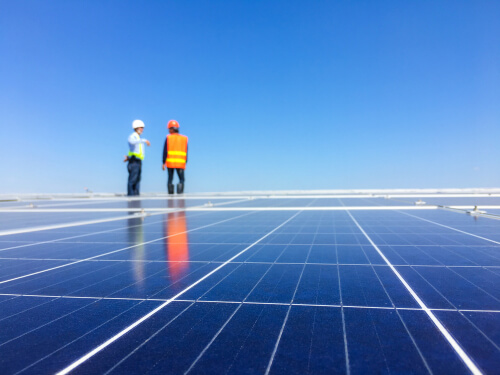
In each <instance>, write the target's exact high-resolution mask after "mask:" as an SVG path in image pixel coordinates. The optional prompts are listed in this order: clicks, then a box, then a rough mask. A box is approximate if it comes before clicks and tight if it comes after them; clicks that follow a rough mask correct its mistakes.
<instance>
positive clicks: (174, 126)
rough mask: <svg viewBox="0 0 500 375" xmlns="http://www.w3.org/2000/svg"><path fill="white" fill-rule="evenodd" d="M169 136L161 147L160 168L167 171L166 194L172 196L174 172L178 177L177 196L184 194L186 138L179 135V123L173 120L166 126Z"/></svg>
mask: <svg viewBox="0 0 500 375" xmlns="http://www.w3.org/2000/svg"><path fill="white" fill-rule="evenodd" d="M167 128H168V132H169V134H168V135H167V138H166V139H165V146H164V147H163V159H162V168H163V170H165V167H166V168H167V170H168V182H167V187H168V193H169V194H174V184H173V179H174V170H175V171H177V176H179V183H178V184H177V194H182V193H183V192H184V169H186V163H187V149H188V137H186V136H185V135H181V134H179V123H178V122H177V121H175V120H170V121H169V122H168V125H167Z"/></svg>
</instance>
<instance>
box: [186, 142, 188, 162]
mask: <svg viewBox="0 0 500 375" xmlns="http://www.w3.org/2000/svg"><path fill="white" fill-rule="evenodd" d="M187 163H188V145H186V164H187Z"/></svg>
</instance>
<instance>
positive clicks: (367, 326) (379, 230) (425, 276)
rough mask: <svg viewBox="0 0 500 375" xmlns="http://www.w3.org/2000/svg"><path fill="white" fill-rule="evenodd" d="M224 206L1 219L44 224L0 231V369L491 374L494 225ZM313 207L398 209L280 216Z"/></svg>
mask: <svg viewBox="0 0 500 375" xmlns="http://www.w3.org/2000/svg"><path fill="white" fill-rule="evenodd" d="M237 200H238V201H239V202H235V203H232V204H227V203H229V202H230V200H227V201H226V200H224V201H223V202H222V203H225V204H224V205H222V206H220V207H244V208H245V210H242V211H232V210H231V211H223V210H215V209H214V210H213V211H210V210H208V211H207V210H199V211H196V210H193V211H185V210H183V208H185V207H191V208H192V207H195V206H200V207H202V206H203V207H205V203H206V200H200V201H196V200H193V201H191V202H190V200H189V199H177V200H171V201H173V202H175V203H173V204H170V205H169V204H168V202H165V201H160V200H146V199H145V200H144V201H136V202H135V204H134V208H138V207H139V208H146V209H147V208H165V207H166V208H177V209H178V211H176V212H165V213H161V212H154V213H152V214H151V215H146V216H137V213H131V214H130V215H129V216H128V217H127V218H125V219H120V220H111V221H106V222H101V223H95V224H86V225H78V226H66V227H65V226H63V225H62V224H64V223H67V224H70V223H71V222H72V221H73V220H74V221H79V220H81V219H82V218H87V219H88V218H89V217H90V216H86V215H91V217H93V218H95V219H100V218H101V216H100V215H103V214H105V213H95V212H94V213H85V214H82V213H81V212H80V213H77V212H73V213H66V212H65V213H62V212H53V213H42V212H33V213H29V212H27V213H23V214H22V215H25V216H23V219H18V217H16V216H15V214H14V213H8V212H5V213H1V212H0V224H1V225H2V231H5V230H6V229H11V228H13V229H14V228H23V229H28V230H29V228H30V227H39V226H42V225H47V223H50V224H52V223H55V224H56V227H54V229H48V230H43V231H27V232H26V233H12V234H6V232H4V234H3V235H2V236H0V369H1V373H2V374H17V373H21V374H45V373H47V374H48V373H58V372H60V373H61V374H62V373H75V374H89V373H92V374H101V373H127V374H142V373H152V374H155V373H162V374H164V373H172V374H184V373H203V374H212V373H213V374H220V373H255V374H266V373H269V374H322V373H342V374H366V373H397V374H400V373H415V374H420V373H422V374H425V373H435V374H443V373H449V374H467V373H470V372H471V371H474V369H477V371H479V373H481V372H483V373H489V374H494V373H498V369H499V368H500V355H499V354H500V288H499V287H498V285H500V221H498V220H495V219H492V218H488V217H483V216H470V215H467V214H466V213H465V212H457V211H449V210H443V209H439V210H420V209H414V210H409V209H407V210H401V209H398V208H397V206H400V205H401V202H398V201H390V200H387V199H372V198H360V199H359V200H356V198H341V199H339V198H308V199H305V198H300V199H296V198H291V199H287V198H280V199H254V200H245V199H233V201H237ZM388 201H389V202H388ZM155 202H156V203H155ZM123 203H124V202H112V203H110V202H109V201H106V202H101V203H99V202H97V201H96V202H93V203H92V205H93V206H94V205H95V206H96V207H101V208H110V207H113V208H115V207H116V206H120V207H122V206H123ZM215 203H216V202H215ZM326 206H331V207H343V206H349V207H362V206H373V207H377V206H379V207H382V206H384V207H385V208H390V207H392V206H393V207H396V208H395V209H385V208H384V209H380V210H377V209H370V210H331V211H328V210H300V209H298V210H292V211H290V210H280V209H279V208H280V207H281V208H283V207H326ZM75 207H76V206H75ZM78 207H80V206H78ZM249 207H250V208H251V207H255V208H274V209H273V210H269V211H258V210H255V211H252V210H248V208H249ZM123 208H128V206H127V203H125V206H123ZM117 214H118V215H121V216H123V215H127V214H128V213H127V212H119V213H116V212H108V213H107V217H109V218H111V219H116V216H115V215H117ZM68 215H70V216H68ZM82 215H83V216H82ZM105 216H106V215H105ZM24 217H26V219H25V220H24ZM9 218H13V219H11V220H9ZM4 224H6V225H7V228H4V227H3V225H4ZM16 225H17V227H16ZM434 319H435V320H434ZM447 335H449V336H450V337H451V341H450V339H449V338H448V337H447ZM453 342H455V343H456V345H457V346H454V345H453ZM468 361H470V363H472V365H471V364H470V363H469V362H468Z"/></svg>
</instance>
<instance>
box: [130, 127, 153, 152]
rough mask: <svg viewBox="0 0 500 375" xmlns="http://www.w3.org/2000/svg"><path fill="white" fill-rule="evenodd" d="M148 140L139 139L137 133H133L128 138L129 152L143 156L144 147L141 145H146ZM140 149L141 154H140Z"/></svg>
mask: <svg viewBox="0 0 500 375" xmlns="http://www.w3.org/2000/svg"><path fill="white" fill-rule="evenodd" d="M147 141H148V140H147V139H146V138H141V137H140V135H139V134H137V132H133V133H132V134H130V136H129V137H128V148H129V151H130V152H133V153H135V154H138V155H141V154H142V155H144V147H143V146H142V144H143V143H146V142H147ZM141 149H142V152H141Z"/></svg>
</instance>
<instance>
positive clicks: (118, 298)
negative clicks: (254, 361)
mask: <svg viewBox="0 0 500 375" xmlns="http://www.w3.org/2000/svg"><path fill="white" fill-rule="evenodd" d="M0 296H8V297H13V298H16V297H26V298H27V297H31V298H40V299H50V300H54V299H75V300H78V299H89V300H110V301H113V300H116V301H138V302H144V301H155V302H167V301H169V300H170V299H169V298H133V297H127V298H125V297H102V296H68V295H37V294H16V293H0ZM6 301H9V300H6ZM6 301H2V302H1V303H3V302H6ZM49 302H50V301H49ZM175 302H188V303H192V302H196V303H209V304H210V303H212V304H215V303H219V304H226V303H227V304H247V305H271V306H304V307H330V308H340V307H342V308H345V309H373V310H402V311H423V309H422V308H420V307H392V306H389V307H386V306H362V305H359V306H358V305H340V304H321V303H314V304H312V303H285V302H259V301H243V302H242V301H230V300H224V301H217V300H195V299H181V298H178V299H176V300H175ZM38 306H39V305H38ZM429 310H431V311H445V312H473V313H494V314H498V313H500V310H492V309H461V308H452V309H451V308H450V309H446V308H429ZM25 311H28V310H22V311H20V312H19V313H23V312H25ZM9 317H10V316H6V317H4V318H1V319H0V320H3V319H6V318H9Z"/></svg>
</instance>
